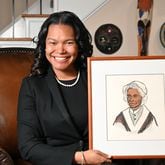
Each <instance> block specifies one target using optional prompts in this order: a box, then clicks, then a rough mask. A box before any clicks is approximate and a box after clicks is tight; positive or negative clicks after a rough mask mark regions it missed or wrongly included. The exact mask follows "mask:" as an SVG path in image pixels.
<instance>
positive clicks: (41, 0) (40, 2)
mask: <svg viewBox="0 0 165 165" xmlns="http://www.w3.org/2000/svg"><path fill="white" fill-rule="evenodd" d="M40 14H42V0H40Z"/></svg>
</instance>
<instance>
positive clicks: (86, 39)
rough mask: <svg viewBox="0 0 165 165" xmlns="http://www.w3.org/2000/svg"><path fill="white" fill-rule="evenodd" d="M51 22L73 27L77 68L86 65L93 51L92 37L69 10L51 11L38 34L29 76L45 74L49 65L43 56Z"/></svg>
mask: <svg viewBox="0 0 165 165" xmlns="http://www.w3.org/2000/svg"><path fill="white" fill-rule="evenodd" d="M52 24H64V25H69V26H71V27H72V28H73V29H74V31H75V35H76V43H77V44H78V50H79V52H78V57H77V60H76V61H75V66H76V67H77V69H80V68H84V67H86V63H87V57H90V56H91V55H92V53H93V46H92V37H91V35H90V33H89V31H88V30H87V29H86V27H85V26H84V24H83V23H82V21H81V20H80V19H79V18H78V17H77V16H76V15H75V14H74V13H72V12H69V11H61V12H56V13H53V14H51V15H50V16H49V17H48V18H47V19H46V21H45V22H44V23H43V25H42V26H41V29H40V32H39V34H38V41H37V42H36V43H37V47H36V49H35V57H34V64H33V65H32V68H31V74H30V75H31V76H32V75H44V74H46V73H47V70H48V67H49V66H50V64H49V62H48V61H47V59H46V56H45V42H46V37H47V33H48V28H49V26H50V25H52Z"/></svg>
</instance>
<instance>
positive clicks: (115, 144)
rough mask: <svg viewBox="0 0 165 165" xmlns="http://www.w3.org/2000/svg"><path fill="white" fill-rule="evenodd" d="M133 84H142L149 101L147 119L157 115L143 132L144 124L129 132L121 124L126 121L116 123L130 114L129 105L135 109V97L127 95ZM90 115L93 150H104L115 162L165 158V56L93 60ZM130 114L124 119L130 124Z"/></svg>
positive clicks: (89, 81)
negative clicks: (142, 126) (125, 88)
mask: <svg viewBox="0 0 165 165" xmlns="http://www.w3.org/2000/svg"><path fill="white" fill-rule="evenodd" d="M132 82H134V83H136V82H138V83H139V84H138V87H140V88H139V89H140V90H141V91H143V92H144V93H145V94H144V95H145V97H147V98H148V99H146V100H145V101H146V102H145V103H144V102H143V103H141V104H140V107H142V106H143V109H144V107H145V108H146V109H147V110H148V111H147V115H146V116H147V117H148V116H149V115H148V114H149V113H148V112H151V113H150V114H152V115H153V116H154V117H153V118H152V119H151V121H152V122H150V125H147V126H146V127H147V128H146V129H143V131H141V132H140V131H139V130H140V128H141V125H140V124H139V126H137V127H136V126H135V127H134V126H129V127H130V128H131V129H130V130H129V129H128V130H127V129H126V128H125V127H124V126H123V124H121V123H120V121H121V120H122V118H118V119H117V120H115V119H116V118H117V116H119V114H121V112H124V113H123V114H126V113H125V112H127V110H126V109H128V107H129V106H130V107H129V108H130V109H133V105H132V107H131V105H130V102H128V98H130V97H132V98H133V97H134V95H131V96H129V95H128V93H127V94H126V95H125V94H124V92H123V88H124V87H126V86H127V85H128V84H129V85H130V84H131V83H132ZM140 84H142V85H140ZM123 95H125V96H126V97H125V98H126V99H125V101H124V100H123V98H124V97H123ZM145 97H142V98H145ZM142 101H144V100H143V99H142ZM142 101H141V102H142ZM132 104H133V103H132ZM139 109H140V108H139ZM130 112H131V110H130V111H129V113H130ZM139 112H140V113H141V114H143V112H145V111H140V110H139ZM88 113H89V148H90V149H97V150H101V151H103V152H105V153H108V154H110V155H111V156H112V157H113V158H114V159H121V158H124V159H125V158H128V159H129V158H165V131H164V128H165V56H131V57H127V56H126V57H124V56H122V57H109V56H108V57H100V56H99V57H89V58H88ZM129 113H128V112H127V117H124V119H126V121H127V119H128V116H129V115H128V114H129ZM137 116H138V115H137ZM139 116H143V115H139ZM146 116H145V117H144V119H146ZM144 119H138V121H141V122H142V121H145V120H144ZM115 121H118V125H115V124H114V123H115ZM130 121H132V118H131V119H128V123H129V122H130ZM153 121H154V123H156V125H154V124H153ZM151 123H152V125H151ZM129 124H130V123H129ZM135 125H136V124H135ZM143 125H144V124H143Z"/></svg>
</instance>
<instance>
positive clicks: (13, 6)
mask: <svg viewBox="0 0 165 165" xmlns="http://www.w3.org/2000/svg"><path fill="white" fill-rule="evenodd" d="M14 26H15V0H12V30H13V31H12V37H13V38H14V37H15V27H14Z"/></svg>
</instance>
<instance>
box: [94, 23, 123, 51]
mask: <svg viewBox="0 0 165 165" xmlns="http://www.w3.org/2000/svg"><path fill="white" fill-rule="evenodd" d="M94 39H95V44H96V47H97V48H98V49H99V51H101V52H102V53H104V54H113V53H114V52H116V51H117V50H118V49H119V48H120V47H121V44H122V40H123V38H122V33H121V31H120V29H119V28H118V27H117V26H115V25H114V24H103V25H101V26H100V27H99V28H98V29H97V30H96V32H95V36H94Z"/></svg>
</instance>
